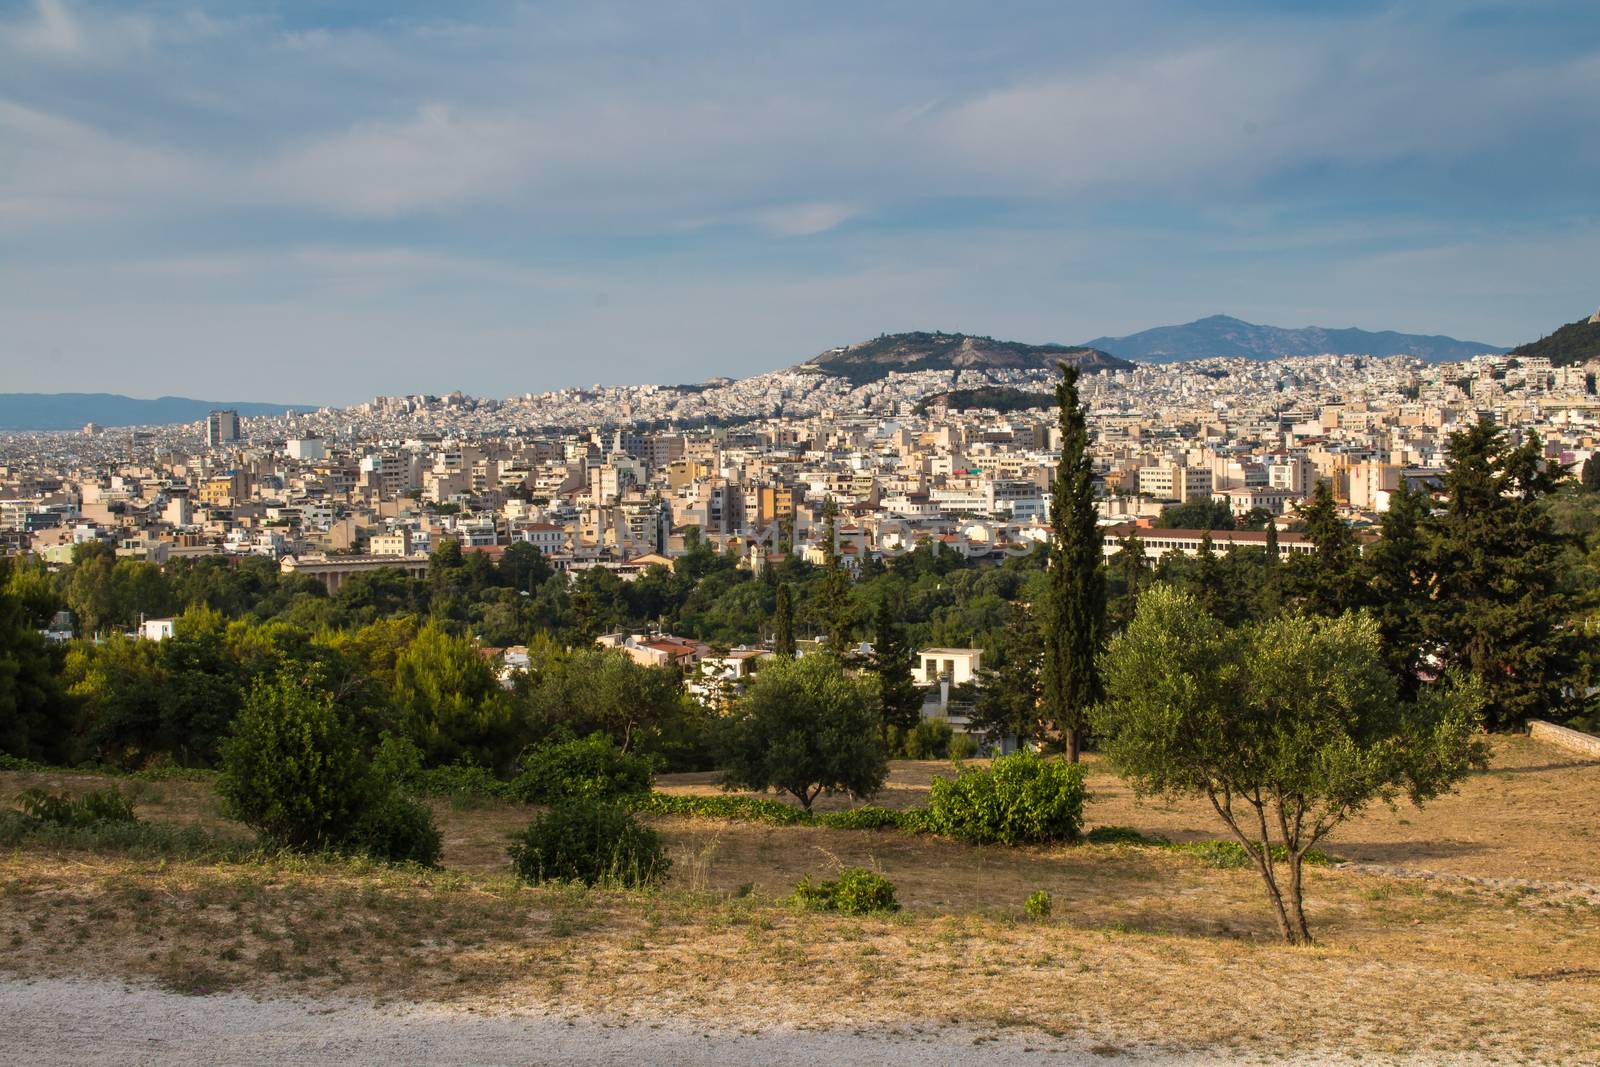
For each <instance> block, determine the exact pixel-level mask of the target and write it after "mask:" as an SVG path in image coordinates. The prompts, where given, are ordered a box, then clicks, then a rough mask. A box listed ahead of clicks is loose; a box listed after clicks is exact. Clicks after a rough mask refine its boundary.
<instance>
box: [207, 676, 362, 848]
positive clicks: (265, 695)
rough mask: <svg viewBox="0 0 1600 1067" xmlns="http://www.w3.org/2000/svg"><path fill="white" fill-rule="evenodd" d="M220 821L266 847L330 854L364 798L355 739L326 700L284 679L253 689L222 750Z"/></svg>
mask: <svg viewBox="0 0 1600 1067" xmlns="http://www.w3.org/2000/svg"><path fill="white" fill-rule="evenodd" d="M217 792H218V793H219V794H220V795H221V796H222V799H223V804H224V807H225V810H226V812H227V814H228V815H230V816H231V817H233V818H235V819H238V820H239V821H240V822H242V823H244V824H245V825H246V826H248V827H250V828H251V829H252V830H254V831H256V833H258V834H260V835H261V837H262V838H263V839H264V840H265V841H267V842H269V843H271V844H274V845H278V846H282V847H286V848H295V849H310V850H316V849H333V848H338V847H340V846H341V845H343V844H344V843H345V841H346V840H347V839H348V838H349V837H350V835H351V832H352V831H353V830H354V828H355V825H356V822H357V821H358V820H359V818H360V817H361V812H362V809H363V808H364V807H365V805H366V804H367V803H368V802H369V801H370V799H371V797H372V781H371V778H370V776H369V774H368V771H367V766H366V763H365V762H364V761H363V759H362V758H361V752H360V750H359V748H358V747H357V744H356V735H355V731H354V730H353V729H352V728H351V726H350V724H349V723H348V722H347V721H346V720H345V717H344V715H343V714H341V712H340V711H339V709H337V708H336V707H334V704H333V698H332V697H331V696H330V695H329V694H327V693H320V692H315V691H313V690H310V689H308V688H306V687H304V686H301V685H299V684H297V683H296V682H295V681H293V680H292V679H289V678H281V679H279V680H277V681H274V682H265V681H263V682H258V683H257V684H256V686H255V688H254V689H252V690H251V691H250V695H249V696H248V697H247V698H246V699H245V703H244V707H243V708H242V709H241V710H240V712H239V715H238V717H237V718H235V720H234V724H233V734H232V736H230V737H229V738H228V740H227V741H226V742H224V744H223V746H222V773H221V775H220V776H219V777H218V778H217Z"/></svg>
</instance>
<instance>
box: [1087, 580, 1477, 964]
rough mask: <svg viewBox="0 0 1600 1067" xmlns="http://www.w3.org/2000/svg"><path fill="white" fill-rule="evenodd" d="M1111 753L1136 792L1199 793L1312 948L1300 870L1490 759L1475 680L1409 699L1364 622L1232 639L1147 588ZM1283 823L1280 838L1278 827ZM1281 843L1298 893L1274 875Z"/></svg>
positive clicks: (1351, 619) (1128, 637)
mask: <svg viewBox="0 0 1600 1067" xmlns="http://www.w3.org/2000/svg"><path fill="white" fill-rule="evenodd" d="M1106 684H1107V700H1106V703H1105V704H1104V705H1103V706H1102V707H1101V709H1100V710H1099V713H1098V714H1097V721H1096V727H1097V730H1098V732H1099V734H1100V736H1101V738H1102V745H1103V750H1104V751H1105V752H1106V754H1107V755H1108V756H1109V757H1110V759H1111V761H1112V763H1113V765H1114V766H1115V767H1116V769H1117V770H1118V771H1119V772H1120V773H1121V774H1122V775H1123V776H1124V777H1125V778H1126V779H1127V780H1128V781H1129V783H1130V784H1131V785H1132V786H1133V787H1134V790H1135V791H1136V792H1137V793H1138V794H1139V795H1141V796H1146V795H1172V794H1180V793H1192V794H1199V795H1202V796H1205V797H1206V798H1207V799H1208V800H1210V801H1211V803H1212V805H1213V807H1214V808H1215V809H1216V810H1217V812H1218V814H1219V815H1220V816H1221V817H1222V819H1223V821H1224V822H1225V823H1226V824H1227V826H1228V828H1229V829H1230V830H1231V831H1232V832H1233V834H1234V836H1235V837H1236V838H1237V839H1238V841H1239V843H1240V844H1241V845H1242V846H1243V847H1244V848H1245V849H1246V850H1247V851H1248V852H1249V854H1250V855H1251V856H1252V857H1253V858H1254V860H1255V862H1256V863H1257V865H1258V866H1259V867H1260V868H1261V871H1262V877H1263V882H1264V884H1265V885H1266V888H1267V891H1268V896H1269V899H1270V900H1271V903H1272V905H1273V907H1274V909H1275V911H1276V913H1277V917H1278V920H1279V926H1280V930H1281V932H1282V933H1283V935H1284V937H1285V939H1286V940H1289V941H1291V942H1294V943H1304V942H1307V941H1309V939H1310V932H1309V928H1308V927H1307V925H1306V922H1305V916H1304V910H1303V907H1302V903H1301V900H1300V864H1301V863H1302V862H1303V861H1304V857H1305V855H1306V854H1307V852H1308V851H1309V850H1310V849H1311V848H1312V847H1313V846H1314V845H1315V844H1316V843H1317V842H1318V841H1319V840H1320V839H1321V838H1322V837H1323V836H1324V835H1325V834H1327V832H1328V831H1330V830H1331V829H1333V828H1334V827H1335V826H1337V825H1339V824H1340V823H1342V822H1344V821H1346V820H1347V819H1349V818H1351V817H1353V816H1354V815H1356V814H1358V813H1360V812H1361V811H1362V810H1363V809H1365V808H1366V807H1367V806H1368V805H1369V804H1371V803H1372V802H1373V801H1384V802H1388V803H1393V802H1394V800H1395V799H1396V798H1397V797H1399V796H1401V795H1404V796H1406V797H1407V798H1408V799H1410V800H1411V802H1412V803H1414V804H1417V805H1420V804H1422V803H1424V802H1426V801H1427V800H1429V799H1432V798H1433V797H1436V796H1438V795H1439V794H1441V793H1443V792H1446V791H1448V790H1449V789H1451V788H1452V787H1453V786H1454V784H1455V783H1456V782H1458V781H1460V780H1461V778H1463V777H1464V776H1465V775H1466V774H1467V773H1468V772H1469V771H1470V770H1471V769H1472V768H1473V767H1475V766H1482V765H1483V764H1484V762H1485V759H1486V749H1485V746H1484V743H1483V741H1482V740H1481V739H1480V738H1478V737H1477V735H1476V731H1477V729H1478V724H1479V721H1480V720H1479V715H1480V711H1481V708H1482V706H1483V700H1484V698H1483V692H1482V688H1481V686H1479V685H1478V684H1477V683H1475V682H1473V681H1469V680H1466V679H1463V678H1461V677H1459V676H1452V677H1450V678H1449V679H1448V680H1447V681H1445V682H1442V683H1440V684H1437V685H1433V686H1429V687H1427V688H1425V689H1424V690H1423V691H1422V693H1421V694H1420V695H1419V697H1418V698H1417V700H1416V701H1414V702H1411V701H1405V700H1402V699H1400V697H1399V695H1398V691H1397V688H1396V685H1395V681H1394V679H1393V677H1392V676H1391V675H1390V674H1389V673H1388V671H1387V669H1386V668H1385V664H1384V659H1383V649H1382V638H1381V636H1380V634H1379V632H1378V627H1377V624H1376V623H1375V622H1374V621H1373V620H1372V619H1371V618H1370V617H1368V616H1364V615H1343V616H1340V617H1338V618H1334V619H1324V618H1316V617H1310V616H1287V617H1282V618H1277V619H1273V620H1270V621H1268V622H1265V623H1260V624H1257V625H1255V626H1251V627H1247V628H1244V629H1241V630H1232V631H1230V630H1226V629H1225V628H1223V627H1222V626H1221V625H1220V624H1219V623H1218V622H1217V621H1216V620H1215V619H1213V618H1210V617H1209V616H1207V615H1205V614H1204V613H1203V612H1201V611H1199V610H1198V604H1197V603H1196V601H1195V599H1194V598H1193V597H1191V596H1189V595H1187V594H1184V593H1180V592H1177V591H1175V590H1172V589H1170V588H1168V587H1166V586H1157V587H1155V588H1153V589H1151V590H1150V591H1148V592H1147V593H1146V594H1145V595H1144V596H1143V597H1142V598H1141V599H1140V602H1139V609H1138V612H1137V613H1136V614H1135V616H1134V619H1133V621H1132V623H1130V624H1129V626H1128V628H1127V630H1125V631H1124V632H1123V633H1121V634H1119V635H1118V636H1117V637H1116V638H1114V639H1113V640H1112V642H1111V645H1110V648H1109V649H1108V651H1107V655H1106ZM1273 826H1276V827H1278V828H1279V833H1278V835H1277V837H1276V840H1274V835H1273V834H1272V832H1271V829H1270V828H1271V827H1273ZM1274 844H1278V845H1282V846H1283V847H1284V849H1285V856H1286V860H1287V863H1288V865H1289V879H1290V882H1289V885H1288V887H1287V890H1285V889H1283V888H1281V887H1280V886H1279V884H1278V882H1277V880H1276V877H1275V875H1274V873H1273V870H1272V866H1273V865H1272V862H1271V855H1272V846H1273V845H1274Z"/></svg>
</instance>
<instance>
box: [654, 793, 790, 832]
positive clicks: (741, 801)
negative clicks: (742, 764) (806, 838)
mask: <svg viewBox="0 0 1600 1067" xmlns="http://www.w3.org/2000/svg"><path fill="white" fill-rule="evenodd" d="M628 804H629V806H630V807H632V808H633V809H634V810H635V811H639V812H642V813H644V814H646V815H683V816H692V817H694V818H702V819H737V820H739V821H741V822H764V823H768V824H770V825H773V826H794V825H797V824H800V823H810V822H812V821H813V818H812V815H811V813H810V812H808V811H806V810H805V809H804V808H797V807H795V806H794V805H792V804H785V803H783V801H781V800H767V799H766V798H764V797H735V796H726V795H723V796H707V795H702V794H698V793H651V794H649V795H648V796H643V797H637V798H634V799H631V800H630V801H629V802H628Z"/></svg>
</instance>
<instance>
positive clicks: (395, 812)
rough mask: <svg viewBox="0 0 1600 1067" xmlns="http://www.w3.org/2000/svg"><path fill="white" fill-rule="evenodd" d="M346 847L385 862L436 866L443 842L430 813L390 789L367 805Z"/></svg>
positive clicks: (398, 792)
mask: <svg viewBox="0 0 1600 1067" xmlns="http://www.w3.org/2000/svg"><path fill="white" fill-rule="evenodd" d="M345 844H346V846H347V847H349V848H351V849H354V850H355V851H358V852H364V853H366V854H367V855H368V856H370V857H372V858H373V859H375V860H382V861H384V862H386V863H417V864H421V865H422V866H424V867H437V866H438V865H439V856H440V854H441V853H442V852H443V850H444V839H443V837H442V836H441V835H440V833H439V828H438V827H437V826H435V825H434V824H433V812H431V811H429V810H428V806H427V805H426V804H424V803H423V802H422V801H420V800H418V799H416V798H415V797H412V796H408V795H407V794H405V793H403V792H401V791H399V790H398V789H391V790H390V791H389V792H387V793H385V794H383V795H382V796H380V797H379V798H378V799H377V800H376V801H374V802H373V803H371V804H369V805H367V808H366V810H365V811H363V812H362V813H361V817H360V818H359V819H358V820H357V821H356V825H355V828H354V830H352V831H351V834H350V838H349V840H348V841H347V842H345Z"/></svg>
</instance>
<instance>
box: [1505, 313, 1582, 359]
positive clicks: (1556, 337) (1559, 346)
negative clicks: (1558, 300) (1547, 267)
mask: <svg viewBox="0 0 1600 1067" xmlns="http://www.w3.org/2000/svg"><path fill="white" fill-rule="evenodd" d="M1511 354H1512V355H1513V356H1544V357H1545V358H1546V359H1548V360H1550V362H1551V363H1553V364H1554V365H1556V366H1557V367H1570V366H1572V365H1573V364H1576V363H1583V362H1584V361H1586V360H1591V359H1600V311H1596V312H1595V313H1594V314H1593V315H1590V316H1589V317H1588V318H1587V319H1579V320H1578V321H1577V322H1569V323H1567V324H1566V325H1565V326H1563V327H1561V328H1560V329H1559V330H1557V331H1556V332H1555V333H1552V334H1548V335H1546V336H1544V337H1541V338H1539V339H1538V340H1537V341H1529V342H1528V343H1527V344H1525V345H1518V346H1517V347H1516V348H1513V349H1512V350H1511Z"/></svg>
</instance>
